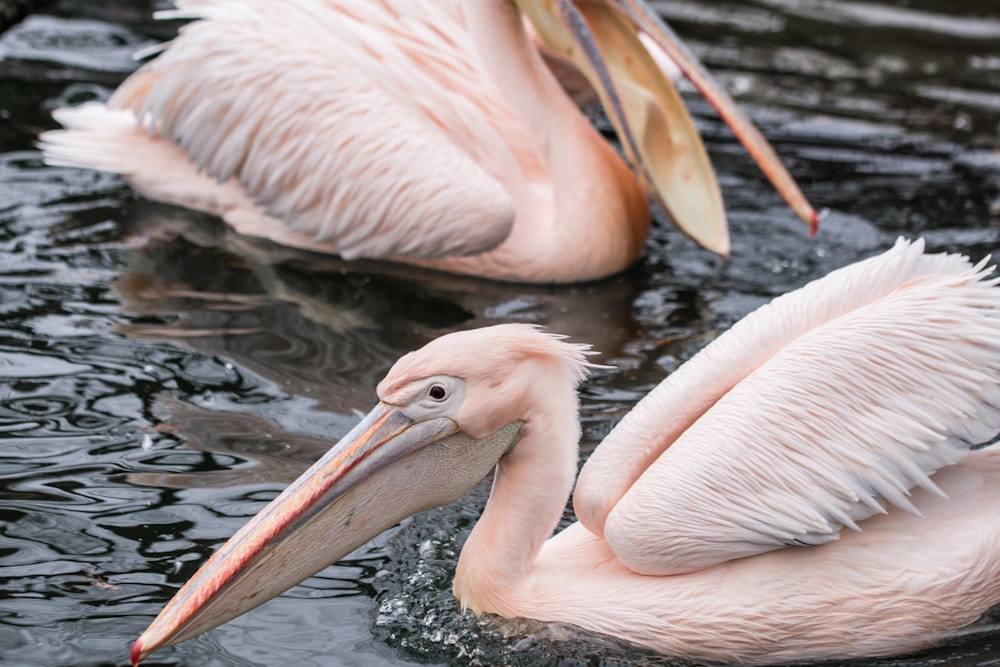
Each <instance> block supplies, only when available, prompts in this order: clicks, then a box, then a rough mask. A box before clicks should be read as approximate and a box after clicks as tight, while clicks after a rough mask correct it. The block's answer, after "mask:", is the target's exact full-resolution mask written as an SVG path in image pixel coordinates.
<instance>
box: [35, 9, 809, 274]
mask: <svg viewBox="0 0 1000 667" xmlns="http://www.w3.org/2000/svg"><path fill="white" fill-rule="evenodd" d="M162 16H164V17H174V18H177V17H180V18H189V19H197V20H195V21H194V22H193V23H191V24H188V25H186V26H185V27H184V28H182V29H181V31H180V34H179V35H178V37H177V38H176V39H175V40H173V42H172V43H170V44H169V45H167V46H166V47H164V48H163V50H162V52H161V53H159V54H158V55H157V57H156V58H155V59H154V60H152V61H150V62H149V63H147V64H145V65H144V66H143V67H141V68H140V69H139V70H138V71H137V72H136V73H135V74H133V75H132V76H131V77H130V78H128V79H127V80H126V81H125V82H124V83H123V84H122V85H121V86H120V87H119V88H118V90H117V91H116V92H115V93H114V94H113V95H112V96H111V98H110V99H109V100H108V102H107V103H106V104H103V103H96V102H93V103H88V104H85V105H82V106H80V107H77V108H73V109H62V110H58V111H57V112H56V113H55V117H56V119H57V120H58V121H60V122H61V123H62V124H63V126H64V127H65V129H63V130H56V131H52V132H48V133H45V134H44V135H43V136H42V146H43V149H44V151H45V158H46V160H47V161H48V162H49V163H51V164H57V165H71V166H84V167H90V168H96V169H102V170H107V171H112V172H117V173H120V174H122V175H124V176H125V178H126V179H127V180H128V181H129V182H130V183H131V185H132V186H133V187H134V188H135V189H136V190H137V191H139V192H140V193H142V194H143V195H145V196H147V197H149V198H152V199H156V200H161V201H164V202H167V203H171V204H177V205H181V206H186V207H189V208H194V209H199V210H203V211H207V212H209V213H212V214H214V215H218V216H220V217H222V218H223V219H224V220H225V221H226V222H227V223H229V224H230V225H232V226H233V227H234V228H235V229H236V230H237V231H238V232H240V233H243V234H246V235H252V236H260V237H265V238H268V239H271V240H273V241H275V242H277V243H279V244H283V245H289V246H296V247H301V248H306V249H310V250H315V251H319V252H326V253H336V254H339V255H341V256H343V257H344V258H345V259H357V258H369V259H387V260H393V261H399V262H407V263H410V264H417V265H421V266H425V267H431V268H435V269H440V270H444V271H451V272H457V273H463V274H472V275H477V276H482V277H485V278H491V279H497V280H508V281H522V282H542V283H550V282H575V281H582V280H592V279H597V278H601V277H604V276H607V275H610V274H613V273H616V272H618V271H621V270H622V269H624V268H626V267H627V266H628V265H629V264H631V263H632V262H633V261H634V260H635V259H636V257H637V256H638V255H639V254H640V252H641V250H642V247H643V243H644V241H645V239H646V235H647V232H648V228H649V223H650V213H649V206H648V199H647V194H646V191H647V190H648V191H650V192H651V193H652V194H654V195H655V196H656V197H657V199H658V200H659V201H660V202H661V203H662V205H663V207H664V208H665V209H666V211H667V212H668V213H669V215H670V216H671V217H672V219H673V220H674V221H676V223H677V224H678V226H679V227H680V229H681V230H682V231H684V232H685V233H686V234H688V235H689V236H691V237H692V238H693V239H695V240H696V241H697V242H699V243H701V244H703V245H704V246H705V247H707V248H709V249H710V250H713V251H714V252H717V253H719V254H720V255H723V256H725V255H728V252H729V237H728V232H727V230H726V224H725V215H724V210H723V205H722V199H721V195H720V194H719V189H718V184H717V183H716V179H715V175H714V172H713V171H712V168H711V164H710V162H709V160H708V157H707V155H706V153H705V150H704V147H703V145H702V143H701V139H700V137H699V136H698V133H697V130H696V129H695V127H694V124H693V122H692V120H691V118H690V116H689V115H688V113H687V111H686V110H685V108H684V105H683V102H682V101H681V99H680V97H679V95H678V94H677V92H676V90H675V89H674V87H673V85H672V82H671V81H670V80H669V75H668V71H669V70H670V68H671V67H672V66H673V65H674V64H676V65H677V67H678V68H679V69H680V70H681V71H682V72H683V73H684V74H685V75H687V76H688V77H689V78H690V79H691V80H692V81H693V82H694V84H695V85H696V86H697V87H698V88H699V89H700V90H701V91H702V92H703V94H704V95H705V96H706V98H707V99H708V100H709V101H710V102H711V103H712V104H713V105H715V106H716V108H718V109H719V113H720V115H721V116H722V117H723V119H724V120H726V122H727V123H729V124H730V126H731V127H732V128H733V130H734V132H735V134H736V135H737V137H738V138H740V140H741V141H742V142H743V143H744V145H746V146H747V149H748V151H749V152H750V154H751V155H752V156H753V157H754V159H755V160H757V162H758V163H759V164H760V165H761V167H762V169H763V170H764V172H765V173H766V174H767V175H768V177H769V178H770V179H771V180H772V182H773V183H774V184H775V186H776V188H777V189H778V191H779V192H781V193H782V195H783V196H784V197H785V198H786V200H787V201H788V202H789V204H790V205H791V206H792V208H793V209H794V210H795V211H796V213H797V214H798V215H799V216H800V217H802V219H803V220H805V221H807V222H808V223H809V224H810V226H811V229H812V230H813V231H815V226H816V220H817V218H816V214H815V212H814V211H813V209H812V208H811V207H810V206H809V204H808V203H807V202H806V200H805V198H804V197H803V195H802V193H801V192H800V191H799V189H798V187H797V185H796V184H795V182H794V180H793V179H792V178H791V176H790V175H789V174H788V172H787V171H786V170H785V168H784V167H783V166H782V164H781V163H780V161H779V160H778V158H777V156H776V155H775V153H774V151H773V149H772V148H771V147H770V145H769V144H768V142H767V141H766V139H764V138H763V136H761V134H760V132H759V131H758V130H757V129H756V128H755V127H754V126H753V125H752V123H751V122H750V121H749V120H748V119H747V118H746V116H745V115H744V114H743V113H742V112H740V111H739V110H738V109H737V108H736V107H735V105H734V104H733V102H732V101H731V99H729V97H728V96H727V95H726V94H725V93H724V91H722V89H721V88H720V87H719V86H718V85H717V84H715V83H714V82H713V80H712V79H711V77H710V76H709V75H708V74H707V73H706V72H705V71H704V70H703V69H702V68H701V66H700V64H699V63H698V62H697V60H696V59H695V58H694V56H692V55H691V54H690V53H689V52H688V51H687V50H686V49H685V47H684V46H683V45H681V44H680V43H679V42H678V41H677V40H676V39H675V38H674V36H673V34H672V32H670V29H669V27H668V26H666V25H665V24H664V23H663V22H662V21H661V20H660V19H659V17H658V16H657V15H656V14H655V13H654V12H653V11H652V10H650V9H649V8H648V7H647V6H646V5H645V2H644V0H598V1H588V2H577V3H574V2H571V0H516V1H512V0H464V1H463V0H391V1H386V2H368V3H358V2H354V1H352V0H295V1H294V2H283V3H278V4H276V3H273V2H269V1H267V0H179V1H178V6H177V9H176V10H174V11H171V12H163V13H162ZM543 56H544V57H545V58H548V62H552V63H561V64H562V65H563V66H564V67H561V68H560V69H562V70H565V65H569V66H571V67H573V68H575V70H574V71H579V73H581V74H583V75H584V76H585V77H586V78H587V80H588V81H589V82H590V84H591V85H592V86H593V88H594V89H595V90H596V92H597V93H598V95H599V97H600V99H601V100H602V101H603V104H604V107H605V109H606V110H607V112H608V116H609V118H610V119H611V121H612V123H613V124H614V126H615V127H616V128H617V131H618V133H619V136H620V137H621V139H622V145H623V149H624V151H625V154H626V157H627V158H628V160H629V161H630V162H631V163H632V164H633V165H634V167H635V169H636V173H633V172H632V171H630V169H629V167H628V166H627V165H626V162H625V161H623V159H622V158H621V157H619V155H618V154H617V153H616V151H615V149H614V148H613V147H612V146H611V145H609V144H608V143H607V142H606V141H604V139H603V138H602V137H601V136H600V134H599V133H598V132H597V131H596V130H595V128H594V127H593V126H592V125H591V124H590V122H589V121H588V120H587V118H586V117H585V116H584V115H583V113H582V112H581V111H580V109H579V108H577V106H576V105H575V104H574V103H573V101H572V100H571V99H570V97H569V96H568V95H567V94H566V93H565V92H564V91H563V89H562V88H561V87H560V85H559V83H558V82H557V80H556V79H555V77H554V75H553V73H552V70H550V68H549V67H548V66H547V65H546V64H545V63H546V60H545V59H544V58H543Z"/></svg>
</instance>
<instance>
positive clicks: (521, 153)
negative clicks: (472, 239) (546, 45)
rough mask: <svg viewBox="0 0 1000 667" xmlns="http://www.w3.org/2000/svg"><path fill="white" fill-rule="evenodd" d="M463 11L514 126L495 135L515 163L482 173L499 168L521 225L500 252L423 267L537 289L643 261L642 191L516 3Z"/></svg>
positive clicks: (645, 212) (482, 0) (468, 6)
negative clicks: (569, 90)
mask: <svg viewBox="0 0 1000 667" xmlns="http://www.w3.org/2000/svg"><path fill="white" fill-rule="evenodd" d="M463 11H464V12H465V14H466V19H467V28H468V30H469V33H470V41H471V43H472V44H473V45H474V46H475V48H476V52H477V57H478V60H479V62H480V65H481V66H482V68H483V71H485V72H486V73H487V74H488V76H489V78H490V79H491V81H492V82H493V84H494V85H495V86H496V88H497V90H499V91H503V93H504V94H503V99H504V102H505V105H506V107H507V109H508V110H509V111H510V113H511V114H512V119H513V122H511V123H510V124H507V125H505V126H503V127H499V128H495V129H496V130H497V131H498V132H501V133H502V134H503V135H504V136H505V141H504V144H505V145H506V149H507V150H509V151H510V160H487V161H484V162H482V163H481V164H482V165H483V166H484V167H485V168H487V169H489V168H490V165H494V167H495V168H496V170H495V171H493V172H492V175H493V176H494V177H495V178H496V179H497V180H498V181H499V182H500V183H501V184H502V185H503V187H504V188H505V189H506V190H507V192H509V193H510V194H511V196H512V198H513V200H514V205H515V224H514V228H513V230H512V231H511V234H510V236H509V237H508V238H507V240H506V241H504V243H503V244H502V245H501V246H499V247H498V248H496V249H495V250H493V251H490V252H487V253H484V254H482V255H478V256H475V257H472V258H463V257H457V258H447V259H444V260H431V261H429V262H426V264H428V265H431V266H436V267H438V268H444V269H446V270H450V271H458V272H463V273H473V274H478V275H488V276H489V277H492V278H501V279H505V280H529V281H533V282H575V281H579V280H591V279H596V278H601V277H604V276H607V275H610V274H612V273H616V272H618V271H621V270H622V269H624V268H625V267H627V266H628V265H629V264H631V263H632V261H634V260H635V258H636V256H638V254H639V252H640V251H641V249H642V246H643V244H644V242H645V239H646V234H647V232H648V229H649V208H648V203H647V199H646V195H645V194H644V193H643V191H642V188H641V187H640V186H639V183H638V181H637V180H636V179H635V177H634V176H633V174H632V172H631V171H630V170H629V168H628V166H627V165H626V164H625V163H624V161H623V160H622V159H621V158H620V157H619V156H618V154H617V153H616V152H615V150H614V149H613V148H612V147H611V146H610V145H609V144H608V143H607V142H606V141H605V140H604V138H603V137H601V135H600V134H599V133H598V132H597V130H595V129H594V127H593V126H592V125H591V123H590V122H589V121H588V120H587V119H586V118H585V117H584V115H583V114H582V113H581V112H580V110H579V109H578V108H577V107H576V105H575V104H574V103H573V102H572V100H570V98H569V97H568V96H567V95H566V93H565V92H564V91H563V89H562V87H561V86H560V85H559V82H558V81H557V80H556V78H555V76H554V75H553V74H552V72H551V71H550V70H549V69H548V67H547V66H546V65H545V63H544V61H543V59H542V57H541V55H540V54H539V53H538V49H537V48H536V47H535V45H534V44H533V43H532V41H531V39H530V37H529V35H528V34H527V32H526V30H525V27H524V24H523V18H522V15H521V13H520V11H519V10H518V9H517V7H516V5H515V4H514V3H513V2H511V1H510V0H473V1H471V2H466V3H464V5H463ZM475 148H476V147H469V150H473V149H475ZM514 164H516V166H515V167H514V168H508V167H510V166H512V165H514ZM567 239H574V242H571V243H567Z"/></svg>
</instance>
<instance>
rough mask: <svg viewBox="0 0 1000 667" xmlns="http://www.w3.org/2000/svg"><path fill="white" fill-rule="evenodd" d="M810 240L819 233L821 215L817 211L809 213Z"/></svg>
mask: <svg viewBox="0 0 1000 667" xmlns="http://www.w3.org/2000/svg"><path fill="white" fill-rule="evenodd" d="M809 213H810V215H809V220H808V223H809V238H812V237H814V236H816V232H818V231H819V213H817V212H816V211H812V210H811V211H810V212H809Z"/></svg>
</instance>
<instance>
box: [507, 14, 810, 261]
mask: <svg viewBox="0 0 1000 667" xmlns="http://www.w3.org/2000/svg"><path fill="white" fill-rule="evenodd" d="M515 2H516V3H517V5H518V7H519V8H520V9H521V11H522V12H523V13H524V14H525V15H526V16H527V17H528V18H529V20H530V21H531V22H532V25H533V26H534V28H535V30H536V31H537V33H538V35H539V37H541V39H542V40H543V42H544V43H545V45H546V47H547V48H548V49H550V50H552V51H553V52H554V53H556V54H558V55H560V56H561V57H563V58H565V59H567V60H569V61H570V62H572V63H573V64H574V65H576V67H577V68H578V69H579V70H580V71H581V72H582V73H583V74H584V75H585V76H586V77H587V78H588V80H589V81H590V84H591V86H593V88H594V89H595V90H596V91H597V93H598V95H599V96H600V98H601V102H602V104H603V106H604V109H605V111H606V112H607V114H608V117H609V118H610V120H611V122H612V123H613V124H614V126H615V130H616V131H617V132H618V136H619V138H620V139H621V142H622V146H623V147H624V150H625V153H626V156H627V157H628V158H629V161H630V162H631V163H632V165H633V168H634V169H635V171H636V173H637V174H638V175H639V177H640V178H641V179H642V180H643V181H644V182H645V184H646V186H647V189H648V190H650V192H651V193H652V194H653V195H654V196H655V197H656V198H657V200H658V201H659V203H660V205H661V206H662V207H663V208H664V209H665V210H666V212H667V213H668V214H669V215H670V217H671V218H672V219H673V221H674V223H675V224H676V225H677V227H678V228H679V229H681V231H683V232H684V233H685V234H687V235H688V236H690V237H691V238H692V239H694V240H695V241H696V242H698V243H699V244H701V245H702V246H704V247H706V248H708V249H709V250H711V251H713V252H715V253H718V254H719V255H722V256H724V257H725V256H728V254H729V233H728V230H727V227H726V217H725V209H724V207H723V204H722V195H721V193H720V191H719V185H718V182H717V180H716V177H715V172H714V170H713V169H712V165H711V162H710V161H709V159H708V154H707V153H706V152H705V147H704V145H703V144H702V141H701V136H700V135H699V133H698V131H697V129H696V128H695V125H694V121H693V120H692V119H691V116H690V114H689V113H688V111H687V108H686V107H685V106H684V103H683V100H682V99H681V97H680V95H679V94H678V93H677V90H676V88H675V87H674V85H673V82H672V81H671V79H670V76H669V75H668V74H667V73H666V71H665V70H666V69H667V68H666V67H665V66H664V65H666V64H668V63H669V64H673V65H675V66H676V67H677V68H678V69H679V70H680V71H681V72H682V73H683V74H684V75H685V76H686V77H688V78H689V79H690V80H691V81H692V83H693V84H694V85H695V87H696V88H697V89H698V90H699V91H700V92H701V94H702V95H703V96H705V98H706V99H707V100H708V101H709V102H710V103H711V104H712V106H713V107H715V109H716V111H717V112H718V113H719V115H720V117H722V119H723V120H724V121H725V122H726V124H727V125H729V127H730V128H731V129H732V131H733V133H734V134H735V135H736V137H737V138H738V139H739V141H740V142H741V143H742V144H743V146H744V147H745V148H746V149H747V151H748V152H749V153H750V155H751V156H752V157H753V159H754V160H755V161H756V162H757V164H758V165H759V166H760V168H761V170H762V171H763V172H764V174H765V175H766V176H767V177H768V179H769V180H770V181H771V183H772V184H773V185H774V186H775V188H776V189H777V190H778V192H779V193H780V194H781V195H782V197H783V198H784V199H785V201H786V202H788V204H789V206H791V207H792V209H793V210H794V211H795V213H796V214H797V215H798V216H799V217H800V218H802V219H803V220H804V221H805V222H806V223H807V224H808V225H809V226H810V234H813V233H815V231H816V226H817V224H818V217H817V215H816V212H815V211H814V210H813V209H812V207H811V206H810V205H809V203H808V202H807V201H806V199H805V196H804V195H803V194H802V192H801V191H800V190H799V187H798V185H797V184H796V183H795V180H794V179H793V178H792V177H791V175H790V174H789V173H788V170H787V169H785V167H784V165H783V164H782V163H781V161H780V160H779V159H778V157H777V155H776V154H775V152H774V149H773V148H771V145H770V144H769V143H768V141H767V140H766V139H765V138H764V136H763V135H762V134H761V133H760V131H759V130H758V129H757V128H756V126H754V125H753V123H752V122H751V121H750V120H749V118H747V116H746V115H745V114H744V113H743V112H742V111H741V110H740V109H739V108H738V107H737V106H736V104H735V103H734V102H733V101H732V99H731V98H730V97H729V95H727V94H726V92H725V91H724V90H723V89H722V87H721V86H719V84H718V83H716V82H715V80H714V79H713V78H712V77H711V75H710V74H709V73H708V72H707V71H706V70H705V69H704V67H702V65H701V64H700V63H699V62H698V59H697V58H696V57H695V56H694V55H693V54H692V53H691V52H690V51H689V50H688V49H687V48H686V47H685V46H684V45H683V44H682V43H681V42H680V40H679V39H678V38H677V36H676V35H675V34H674V32H673V30H671V29H670V27H669V26H667V25H666V23H664V22H663V20H662V19H661V18H660V17H659V16H658V15H657V14H656V12H655V11H653V10H652V9H651V8H650V7H649V6H648V5H647V4H646V2H645V0H515Z"/></svg>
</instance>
